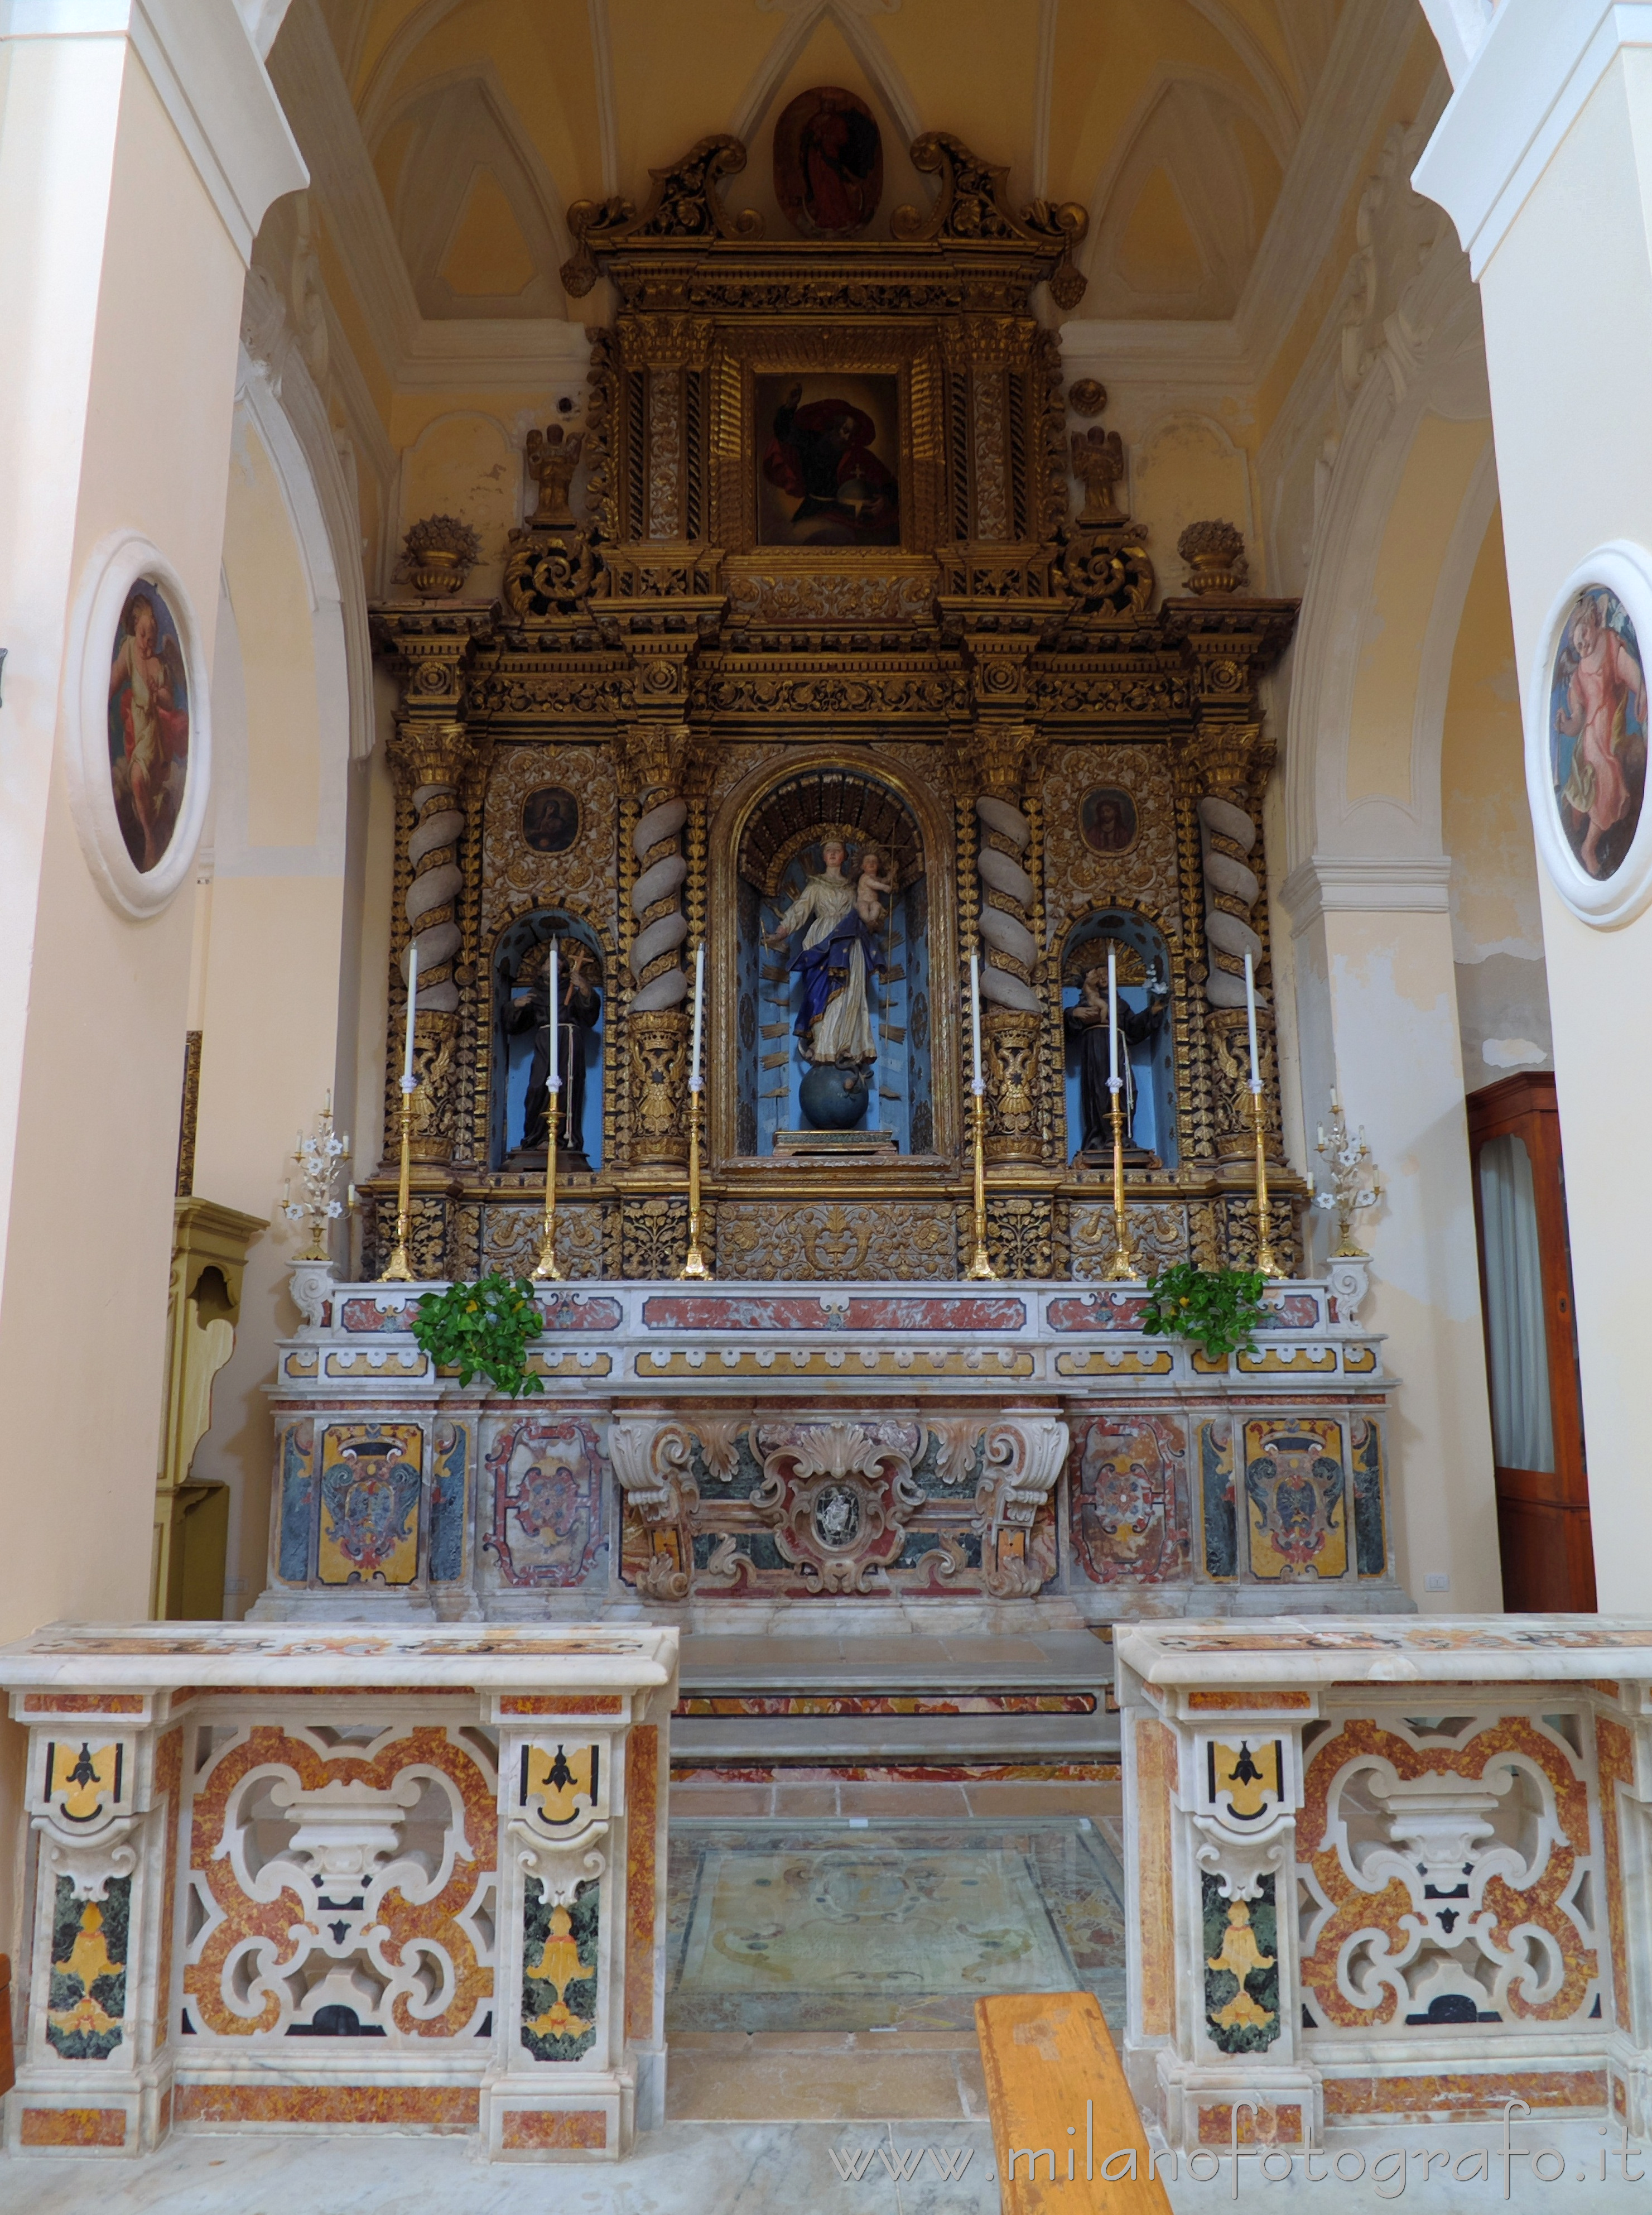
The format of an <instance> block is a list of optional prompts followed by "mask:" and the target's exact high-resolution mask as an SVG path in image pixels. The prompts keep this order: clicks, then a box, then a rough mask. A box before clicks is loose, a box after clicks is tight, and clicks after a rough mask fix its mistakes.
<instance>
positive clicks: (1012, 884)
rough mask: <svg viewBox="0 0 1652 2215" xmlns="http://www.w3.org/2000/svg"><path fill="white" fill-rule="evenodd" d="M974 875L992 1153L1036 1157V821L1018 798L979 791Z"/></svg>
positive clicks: (1001, 1157) (997, 1157)
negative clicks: (1028, 858) (1029, 857)
mask: <svg viewBox="0 0 1652 2215" xmlns="http://www.w3.org/2000/svg"><path fill="white" fill-rule="evenodd" d="M975 811H976V821H977V823H978V824H979V826H980V835H979V838H978V840H977V843H976V880H977V896H978V899H979V901H980V919H979V923H978V926H977V927H978V929H979V930H980V933H981V939H982V948H983V950H984V954H985V959H984V960H983V961H982V965H981V997H982V1046H983V1048H984V1051H985V1053H986V1058H987V1069H986V1071H985V1075H986V1078H987V1142H986V1152H987V1155H988V1159H989V1160H992V1161H994V1162H1037V1160H1038V1159H1039V1157H1040V1134H1039V1129H1038V1095H1039V1091H1040V1089H1041V1080H1040V1075H1039V1058H1038V1046H1039V1032H1040V1028H1041V1024H1042V1019H1043V1009H1042V1008H1041V1006H1040V1004H1039V1000H1038V994H1037V990H1036V988H1035V987H1034V985H1033V981H1032V980H1033V978H1034V976H1035V975H1036V973H1037V960H1038V942H1037V937H1036V936H1034V934H1033V932H1032V930H1031V928H1030V925H1029V918H1030V917H1031V911H1032V903H1033V892H1034V887H1033V882H1032V879H1031V876H1030V875H1029V874H1028V873H1027V870H1026V868H1025V862H1024V861H1023V858H1022V857H1023V856H1025V853H1026V850H1027V848H1028V846H1029V845H1030V844H1031V839H1032V825H1031V823H1030V822H1029V821H1028V819H1027V818H1026V816H1025V813H1023V811H1022V809H1021V807H1020V806H1019V803H1018V802H1017V801H1015V800H1013V799H1011V798H1008V797H1006V795H1005V794H1004V793H1003V792H1002V791H1001V790H1000V791H999V792H983V793H981V794H979V795H977V796H976V803H975Z"/></svg>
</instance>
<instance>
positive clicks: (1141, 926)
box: [1061, 907, 1181, 1169]
mask: <svg viewBox="0 0 1652 2215" xmlns="http://www.w3.org/2000/svg"><path fill="white" fill-rule="evenodd" d="M1110 946H1111V948H1113V952H1114V955H1115V960H1116V963H1117V978H1118V999H1119V1013H1120V1021H1121V1023H1122V1022H1123V1019H1124V1016H1125V1015H1126V1013H1127V1012H1128V1013H1129V1014H1130V1015H1141V1014H1143V1013H1145V1012H1146V1010H1147V1007H1148V1003H1149V1002H1150V1001H1151V1000H1152V999H1153V997H1155V991H1154V985H1155V980H1156V983H1157V988H1158V992H1159V994H1168V993H1169V991H1170V985H1171V976H1172V970H1171V959H1170V948H1169V945H1168V943H1167V942H1166V938H1165V934H1164V933H1163V931H1162V930H1159V926H1158V924H1157V923H1154V922H1153V921H1152V920H1151V918H1150V917H1147V916H1145V915H1141V914H1140V913H1138V912H1137V911H1135V909H1133V908H1125V907H1107V908H1097V909H1093V910H1092V911H1091V912H1090V913H1089V914H1088V915H1085V916H1080V918H1079V919H1078V921H1077V922H1076V923H1074V925H1073V927H1072V929H1071V930H1069V931H1068V934H1067V936H1066V939H1065V940H1064V941H1063V942H1062V960H1061V979H1062V1018H1063V1026H1064V1028H1068V1027H1067V1026H1066V1022H1065V1019H1066V1015H1067V1011H1068V1009H1071V1008H1076V1007H1077V1006H1078V1004H1079V1003H1080V999H1081V998H1082V997H1083V992H1084V976H1085V973H1086V970H1090V969H1100V970H1103V971H1105V969H1106V966H1107V949H1108V948H1109V947H1110ZM1121 1044H1123V1041H1121ZM1127 1050H1128V1052H1129V1062H1130V1069H1131V1073H1132V1075H1133V1076H1134V1077H1135V1118H1134V1121H1133V1123H1132V1126H1131V1127H1130V1128H1129V1130H1127V1131H1126V1132H1125V1134H1124V1135H1125V1144H1126V1145H1127V1146H1128V1145H1129V1144H1131V1143H1132V1141H1134V1144H1135V1145H1136V1146H1138V1147H1139V1148H1140V1149H1141V1151H1142V1152H1143V1153H1145V1154H1147V1156H1149V1157H1152V1158H1153V1159H1156V1160H1157V1161H1158V1162H1159V1163H1160V1164H1161V1165H1162V1166H1163V1167H1164V1168H1165V1169H1174V1168H1175V1167H1176V1165H1177V1163H1178V1161H1179V1159H1180V1158H1181V1149H1180V1146H1179V1145H1178V1140H1177V1131H1176V1038H1175V1028H1174V1024H1173V1022H1172V1015H1171V1011H1170V1009H1169V1008H1168V1007H1167V1008H1166V1011H1165V1015H1164V1019H1163V1021H1162V1022H1160V1023H1159V1026H1158V1028H1157V1029H1156V1030H1155V1031H1154V1033H1153V1035H1152V1036H1151V1037H1150V1038H1147V1039H1142V1040H1137V1041H1135V1042H1134V1043H1131V1044H1129V1046H1128V1049H1127ZM1083 1058H1084V1047H1083V1043H1082V1040H1080V1039H1078V1038H1075V1037H1074V1036H1073V1035H1072V1034H1071V1030H1070V1028H1068V1038H1067V1052H1066V1079H1065V1092H1066V1107H1067V1157H1068V1160H1069V1161H1074V1160H1076V1159H1077V1157H1078V1156H1079V1154H1080V1150H1082V1149H1083V1147H1084V1139H1085V1119H1084V1108H1083ZM1110 1143H1111V1141H1110Z"/></svg>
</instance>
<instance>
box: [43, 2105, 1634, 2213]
mask: <svg viewBox="0 0 1652 2215" xmlns="http://www.w3.org/2000/svg"><path fill="white" fill-rule="evenodd" d="M1602 2143H1603V2141H1602V2140H1601V2138H1600V2134H1599V2129H1598V2126H1597V2125H1595V2124H1594V2123H1590V2122H1561V2123H1557V2124H1555V2125H1552V2126H1551V2125H1550V2124H1547V2123H1544V2122H1538V2123H1522V2124H1517V2125H1516V2126H1514V2131H1513V2133H1512V2144H1513V2146H1514V2150H1515V2151H1514V2161H1513V2163H1512V2164H1511V2166H1510V2169H1509V2172H1508V2179H1507V2186H1506V2187H1505V2175H1504V2166H1503V2161H1502V2151H1501V2146H1502V2132H1501V2128H1500V2126H1495V2125H1480V2124H1474V2123H1454V2124H1450V2125H1447V2126H1441V2127H1435V2128H1427V2127H1423V2126H1415V2127H1406V2128H1396V2129H1394V2130H1392V2131H1337V2132H1332V2133H1331V2138H1330V2143H1329V2144H1328V2145H1327V2147H1326V2149H1325V2151H1324V2152H1322V2153H1319V2154H1316V2155H1315V2156H1314V2157H1313V2159H1312V2175H1310V2174H1309V2173H1308V2164H1307V2163H1305V2162H1304V2161H1303V2159H1302V2157H1300V2156H1299V2157H1297V2159H1296V2160H1295V2161H1294V2163H1292V2173H1291V2175H1290V2176H1289V2177H1288V2178H1285V2177H1280V2178H1279V2179H1278V2180H1277V2181H1271V2182H1270V2181H1266V2180H1264V2179H1263V2178H1262V2177H1260V2176H1259V2175H1258V2174H1257V2163H1256V2162H1255V2161H1254V2160H1251V2159H1246V2160H1245V2162H1243V2163H1242V2164H1241V2169H1240V2175H1239V2187H1238V2191H1237V2193H1235V2190H1234V2183H1233V2171H1232V2167H1231V2164H1230V2163H1229V2162H1228V2161H1227V2159H1226V2158H1224V2159H1223V2160H1222V2161H1221V2164H1220V2169H1219V2171H1218V2173H1217V2174H1216V2175H1214V2176H1210V2177H1207V2178H1206V2179H1204V2180H1203V2181H1197V2182H1196V2181H1192V2180H1191V2179H1190V2178H1189V2177H1187V2176H1186V2175H1182V2176H1181V2177H1179V2178H1178V2180H1177V2181H1174V2182H1172V2183H1171V2184H1170V2186H1169V2192H1170V2199H1171V2204H1172V2208H1173V2210H1174V2215H1218V2211H1221V2210H1233V2209H1237V2210H1238V2211H1239V2215H1269V2211H1270V2210H1274V2211H1277V2215H1290V2211H1291V2210H1293V2209H1300V2210H1303V2211H1304V2215H1310V2211H1312V2210H1314V2209H1317V2208H1330V2209H1333V2210H1337V2211H1339V2212H1340V2211H1352V2210H1356V2209H1357V2210H1359V2211H1361V2215H1365V2211H1367V2210H1375V2209H1376V2208H1378V2207H1380V2206H1386V2205H1388V2204H1390V2203H1392V2202H1393V2201H1396V2200H1398V2202H1399V2203H1400V2204H1401V2205H1402V2206H1403V2207H1404V2209H1405V2210H1406V2211H1408V2215H1480V2211H1484V2215H1490V2211H1491V2210H1492V2209H1494V2208H1498V2207H1505V2208H1512V2209H1513V2210H1514V2211H1515V2215H1534V2212H1535V2211H1537V2210H1540V2209H1544V2208H1551V2207H1573V2208H1576V2209H1577V2210H1578V2211H1579V2215H1645V2210H1646V2209H1647V2207H1648V2206H1649V2204H1652V2151H1647V2150H1646V2149H1644V2148H1643V2149H1640V2150H1638V2151H1637V2150H1635V2149H1631V2154H1630V2159H1629V2164H1628V2171H1627V2175H1625V2173H1624V2164H1623V2163H1622V2160H1621V2157H1620V2154H1621V2149H1620V2147H1619V2145H1618V2142H1617V2141H1615V2140H1614V2141H1612V2144H1611V2146H1610V2149H1609V2152H1608V2160H1607V2163H1606V2168H1607V2175H1606V2177H1605V2178H1604V2179H1603V2178H1602V2177H1601V2176H1600V2149H1601V2145H1602ZM932 2147H933V2149H934V2151H933V2153H932V2152H931V2151H930V2149H931V2148H932ZM1538 2151H1549V2152H1550V2153H1551V2156H1553V2155H1558V2156H1559V2157H1561V2158H1562V2160H1563V2163H1564V2175H1563V2177H1555V2176H1553V2175H1552V2171H1553V2166H1554V2164H1553V2160H1552V2158H1551V2160H1550V2161H1549V2162H1548V2163H1546V2164H1545V2169H1544V2171H1543V2172H1542V2173H1540V2174H1536V2175H1534V2173H1533V2163H1532V2162H1531V2160H1530V2159H1529V2158H1523V2156H1525V2157H1529V2156H1530V2155H1531V2154H1533V2153H1535V2152H1538ZM1402 2154H1403V2155H1404V2157H1405V2158H1404V2161H1403V2162H1400V2161H1397V2160H1396V2158H1395V2157H1396V2156H1398V2155H1402ZM1430 2154H1432V2155H1433V2156H1434V2157H1435V2158H1434V2160H1433V2161H1432V2162H1429V2160H1428V2158H1427V2157H1428V2156H1429V2155H1430ZM1442 2154H1443V2155H1444V2156H1446V2157H1447V2159H1446V2160H1445V2161H1444V2162H1442V2161H1441V2155H1442ZM1482 2156H1489V2157H1490V2159H1489V2162H1488V2161H1486V2160H1484V2159H1481V2158H1479V2157H1482ZM966 2157H967V2158H966ZM1379 2163H1383V2164H1385V2166H1383V2167H1382V2168H1379V2167H1378V2164H1379ZM1201 2165H1202V2166H1204V2165H1205V2164H1201ZM1276 2165H1277V2164H1276ZM1339 2168H1340V2175H1339V2174H1338V2170H1339ZM943 2170H944V2171H945V2172H948V2173H946V2174H943ZM960 2171H961V2172H962V2173H961V2174H960ZM1459 2172H1460V2174H1459ZM1000 2205H1001V2202H1000V2195H999V2190H998V2185H997V2181H996V2176H995V2173H994V2155H993V2145H992V2138H991V2133H990V2132H989V2130H988V2126H987V2125H986V2124H985V2123H981V2122H970V2121H967V2120H956V2121H951V2122H948V2123H946V2124H945V2125H944V2126H933V2125H931V2126H914V2125H912V2124H909V2123H895V2124H893V2125H890V2124H884V2125H881V2126H880V2125H878V2124H877V2123H875V2122H872V2121H870V2120H868V2121H866V2122H863V2123H855V2122H853V2121H847V2120H846V2121H840V2122H831V2123H763V2124H750V2123H745V2124H743V2123H735V2122H727V2123H670V2124H667V2125H666V2126H665V2127H664V2129H663V2130H659V2131H652V2132H648V2133H647V2134H646V2136H645V2137H644V2138H641V2139H640V2140H639V2143H638V2147H637V2151H636V2152H635V2154H634V2155H633V2157H632V2158H631V2159H630V2160H628V2161H626V2162H623V2163H618V2164H616V2165H615V2167H613V2168H611V2169H609V2168H602V2167H595V2166H593V2167H591V2168H588V2169H587V2168H577V2169H576V2168H570V2167H564V2166H560V2165H558V2166H555V2167H553V2166H551V2165H549V2164H547V2165H544V2166H540V2165H537V2164H535V2166H533V2167H531V2168H529V2167H525V2166H521V2165H517V2164H514V2163H512V2164H508V2165H498V2166H494V2167H491V2168H490V2167H489V2166H487V2165H486V2164H485V2163H481V2162H480V2161H479V2160H478V2159H477V2158H476V2157H475V2154H474V2150H473V2149H472V2147H471V2146H470V2145H468V2144H467V2143H466V2141H465V2140H463V2139H462V2138H365V2137H363V2138H348V2137H345V2138H297V2137H295V2136H292V2135H286V2136H276V2135H274V2134H259V2135H255V2136H254V2135H250V2134H247V2135H242V2134H236V2136H235V2137H233V2138H231V2137H229V2136H223V2135H214V2134H211V2133H200V2134H196V2133H193V2132H191V2133H188V2134H179V2135H177V2136H175V2137H174V2138H172V2139H171V2141H170V2142H169V2143H168V2144H167V2145H166V2146H164V2147H162V2150H161V2151H160V2152H159V2153H157V2154H155V2155H152V2156H151V2157H150V2158H149V2159H147V2160H145V2161H139V2162H126V2161H117V2160H107V2159H94V2158H91V2157H85V2158H82V2157H70V2158H63V2157H56V2156H53V2157H44V2156H41V2157H26V2156H17V2155H13V2156H10V2157H7V2158H5V2159H3V2160H0V2210H3V2211H4V2215H86V2211H88V2210H91V2209H95V2210H96V2215H521V2211H522V2210H523V2209H524V2208H527V2207H541V2206H549V2207H553V2208H554V2209H555V2210H556V2211H557V2215H840V2211H841V2215H998V2211H999V2209H1000Z"/></svg>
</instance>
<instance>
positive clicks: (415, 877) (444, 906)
mask: <svg viewBox="0 0 1652 2215" xmlns="http://www.w3.org/2000/svg"><path fill="white" fill-rule="evenodd" d="M470 752H471V749H470V745H469V739H468V733H467V732H466V729H465V727H464V725H463V724H462V723H455V722H444V723H440V724H436V725H431V724H429V723H425V722H414V721H404V722H403V723H401V725H399V726H398V729H397V734H396V741H395V745H394V747H393V749H392V760H393V763H394V764H395V770H396V773H397V776H398V780H399V782H401V786H402V788H403V790H404V791H405V792H406V793H407V800H408V806H409V809H410V812H411V816H412V827H411V828H410V830H409V831H408V833H407V866H408V870H409V873H410V874H409V876H408V881H407V893H406V894H405V895H404V897H403V901H402V913H403V918H404V920H405V922H406V923H407V945H406V946H404V948H402V952H401V960H400V963H399V967H400V971H401V983H402V989H403V991H404V993H405V991H406V989H407V976H408V970H409V966H410V953H411V950H412V949H413V948H415V947H416V948H417V949H418V953H419V998H418V1004H417V1007H416V1009H415V1012H414V1045H413V1055H414V1073H415V1075H416V1076H417V1077H419V1089H418V1090H417V1091H416V1092H415V1093H414V1095H413V1140H412V1152H413V1159H414V1160H415V1161H419V1162H448V1161H450V1160H451V1159H452V1157H453V1144H454V1130H455V1105H456V1102H455V1088H456V1075H457V1065H456V1052H455V1048H456V1043H457V1036H458V1028H459V1002H460V992H459V980H458V974H457V970H458V962H459V954H460V950H461V948H462V944H463V940H464V932H463V929H462V924H461V921H460V902H461V898H462V893H463V891H464V870H463V868H462V866H461V862H460V854H461V850H462V845H463V841H464V833H465V810H464V806H463V800H462V792H463V785H464V779H465V776H466V772H467V770H468V767H469V765H470ZM403 1004H404V1006H405V1004H406V1003H405V1001H404V1003H403ZM391 1028H392V1033H393V1034H396V1035H399V1032H398V1031H397V1027H396V1025H395V1022H392V1025H391Z"/></svg>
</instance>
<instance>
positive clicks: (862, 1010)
mask: <svg viewBox="0 0 1652 2215" xmlns="http://www.w3.org/2000/svg"><path fill="white" fill-rule="evenodd" d="M845 858H846V850H845V848H844V845H843V844H842V841H841V839H837V838H829V839H828V840H827V841H826V843H825V844H824V845H823V847H822V848H821V864H822V874H821V875H819V876H817V877H811V878H810V880H809V881H808V883H807V884H806V885H805V887H804V888H803V890H802V891H801V892H800V893H798V896H797V898H796V899H794V900H793V901H792V905H791V906H790V907H788V908H787V909H786V913H785V914H784V915H783V916H781V917H780V920H779V922H778V923H776V924H775V926H774V930H772V931H770V932H768V934H767V935H766V936H765V937H764V940H763V943H764V945H765V946H767V947H768V948H769V949H770V950H771V951H772V952H774V953H777V954H778V953H781V952H783V951H784V950H785V948H786V946H787V944H788V943H789V942H790V941H791V940H792V938H793V937H795V936H796V935H797V934H798V931H801V932H802V933H803V944H802V946H801V947H800V948H799V949H798V952H797V954H794V955H793V957H792V972H793V973H794V974H796V975H798V976H800V977H801V978H802V979H803V998H802V1002H801V1004H800V1005H799V1007H798V1015H797V1021H796V1022H795V1023H794V1025H793V1026H792V1028H793V1029H794V1031H795V1033H796V1034H797V1037H798V1040H799V1041H800V1050H801V1052H802V1054H803V1058H804V1059H805V1061H808V1062H812V1063H814V1064H816V1065H823V1064H829V1063H833V1062H835V1063H839V1064H844V1065H854V1066H855V1067H860V1068H864V1067H865V1066H866V1065H867V1064H869V1063H871V1062H872V1061H873V1060H875V1059H876V1058H877V1053H878V1048H877V1043H876V1041H875V1040H874V1039H873V1037H872V1008H871V1003H870V1000H869V997H868V991H867V980H868V977H869V975H870V974H871V973H873V972H875V971H878V970H880V969H882V967H883V966H884V957H883V955H882V954H881V953H880V952H879V951H878V938H877V929H878V924H879V923H881V922H882V921H883V919H884V906H883V904H882V902H881V901H880V899H878V894H879V893H886V892H889V891H890V890H891V889H892V880H885V879H884V876H883V875H882V874H881V870H882V868H883V856H881V855H880V854H879V853H878V850H877V849H876V848H875V847H871V846H869V847H867V848H866V850H865V852H864V853H862V854H861V856H860V859H859V861H858V862H857V863H856V867H855V875H854V882H853V883H851V881H850V880H849V879H848V878H847V877H846V876H845V875H844V874H843V863H844V861H845Z"/></svg>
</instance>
